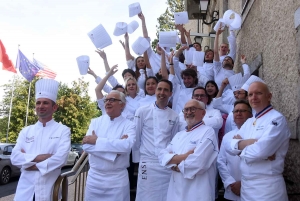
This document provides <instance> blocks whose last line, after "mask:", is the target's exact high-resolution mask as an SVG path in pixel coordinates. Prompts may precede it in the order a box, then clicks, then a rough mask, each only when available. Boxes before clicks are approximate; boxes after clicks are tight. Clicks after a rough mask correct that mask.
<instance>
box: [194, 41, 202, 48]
mask: <svg viewBox="0 0 300 201" xmlns="http://www.w3.org/2000/svg"><path fill="white" fill-rule="evenodd" d="M195 44H198V45H199V46H200V48H202V46H201V44H200V43H198V42H194V43H193V46H194V45H195Z"/></svg>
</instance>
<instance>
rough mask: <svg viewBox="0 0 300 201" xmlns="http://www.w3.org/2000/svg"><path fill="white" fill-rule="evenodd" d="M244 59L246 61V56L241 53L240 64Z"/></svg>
mask: <svg viewBox="0 0 300 201" xmlns="http://www.w3.org/2000/svg"><path fill="white" fill-rule="evenodd" d="M246 61H247V57H246V56H245V55H244V54H242V55H241V62H242V64H244V63H246Z"/></svg>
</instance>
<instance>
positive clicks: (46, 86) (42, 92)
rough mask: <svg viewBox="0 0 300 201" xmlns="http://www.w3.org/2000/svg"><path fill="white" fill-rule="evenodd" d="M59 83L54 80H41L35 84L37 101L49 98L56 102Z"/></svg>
mask: <svg viewBox="0 0 300 201" xmlns="http://www.w3.org/2000/svg"><path fill="white" fill-rule="evenodd" d="M58 86H59V82H57V81H56V80H52V79H41V80H38V81H37V82H36V83H35V99H36V100H37V99H38V98H48V99H50V100H53V101H54V102H56V98H57V92H58Z"/></svg>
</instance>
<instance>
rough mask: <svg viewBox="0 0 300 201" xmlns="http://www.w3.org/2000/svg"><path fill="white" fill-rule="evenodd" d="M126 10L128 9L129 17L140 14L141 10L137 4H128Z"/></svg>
mask: <svg viewBox="0 0 300 201" xmlns="http://www.w3.org/2000/svg"><path fill="white" fill-rule="evenodd" d="M128 8H129V17H133V16H135V15H137V14H139V13H141V12H142V8H141V5H140V3H139V2H136V3H133V4H130V5H129V6H128Z"/></svg>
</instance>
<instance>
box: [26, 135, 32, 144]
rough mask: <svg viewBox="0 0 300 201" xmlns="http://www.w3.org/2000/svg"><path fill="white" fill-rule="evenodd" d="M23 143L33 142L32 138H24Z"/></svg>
mask: <svg viewBox="0 0 300 201" xmlns="http://www.w3.org/2000/svg"><path fill="white" fill-rule="evenodd" d="M25 142H26V143H30V142H34V136H32V137H26V139H25Z"/></svg>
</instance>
